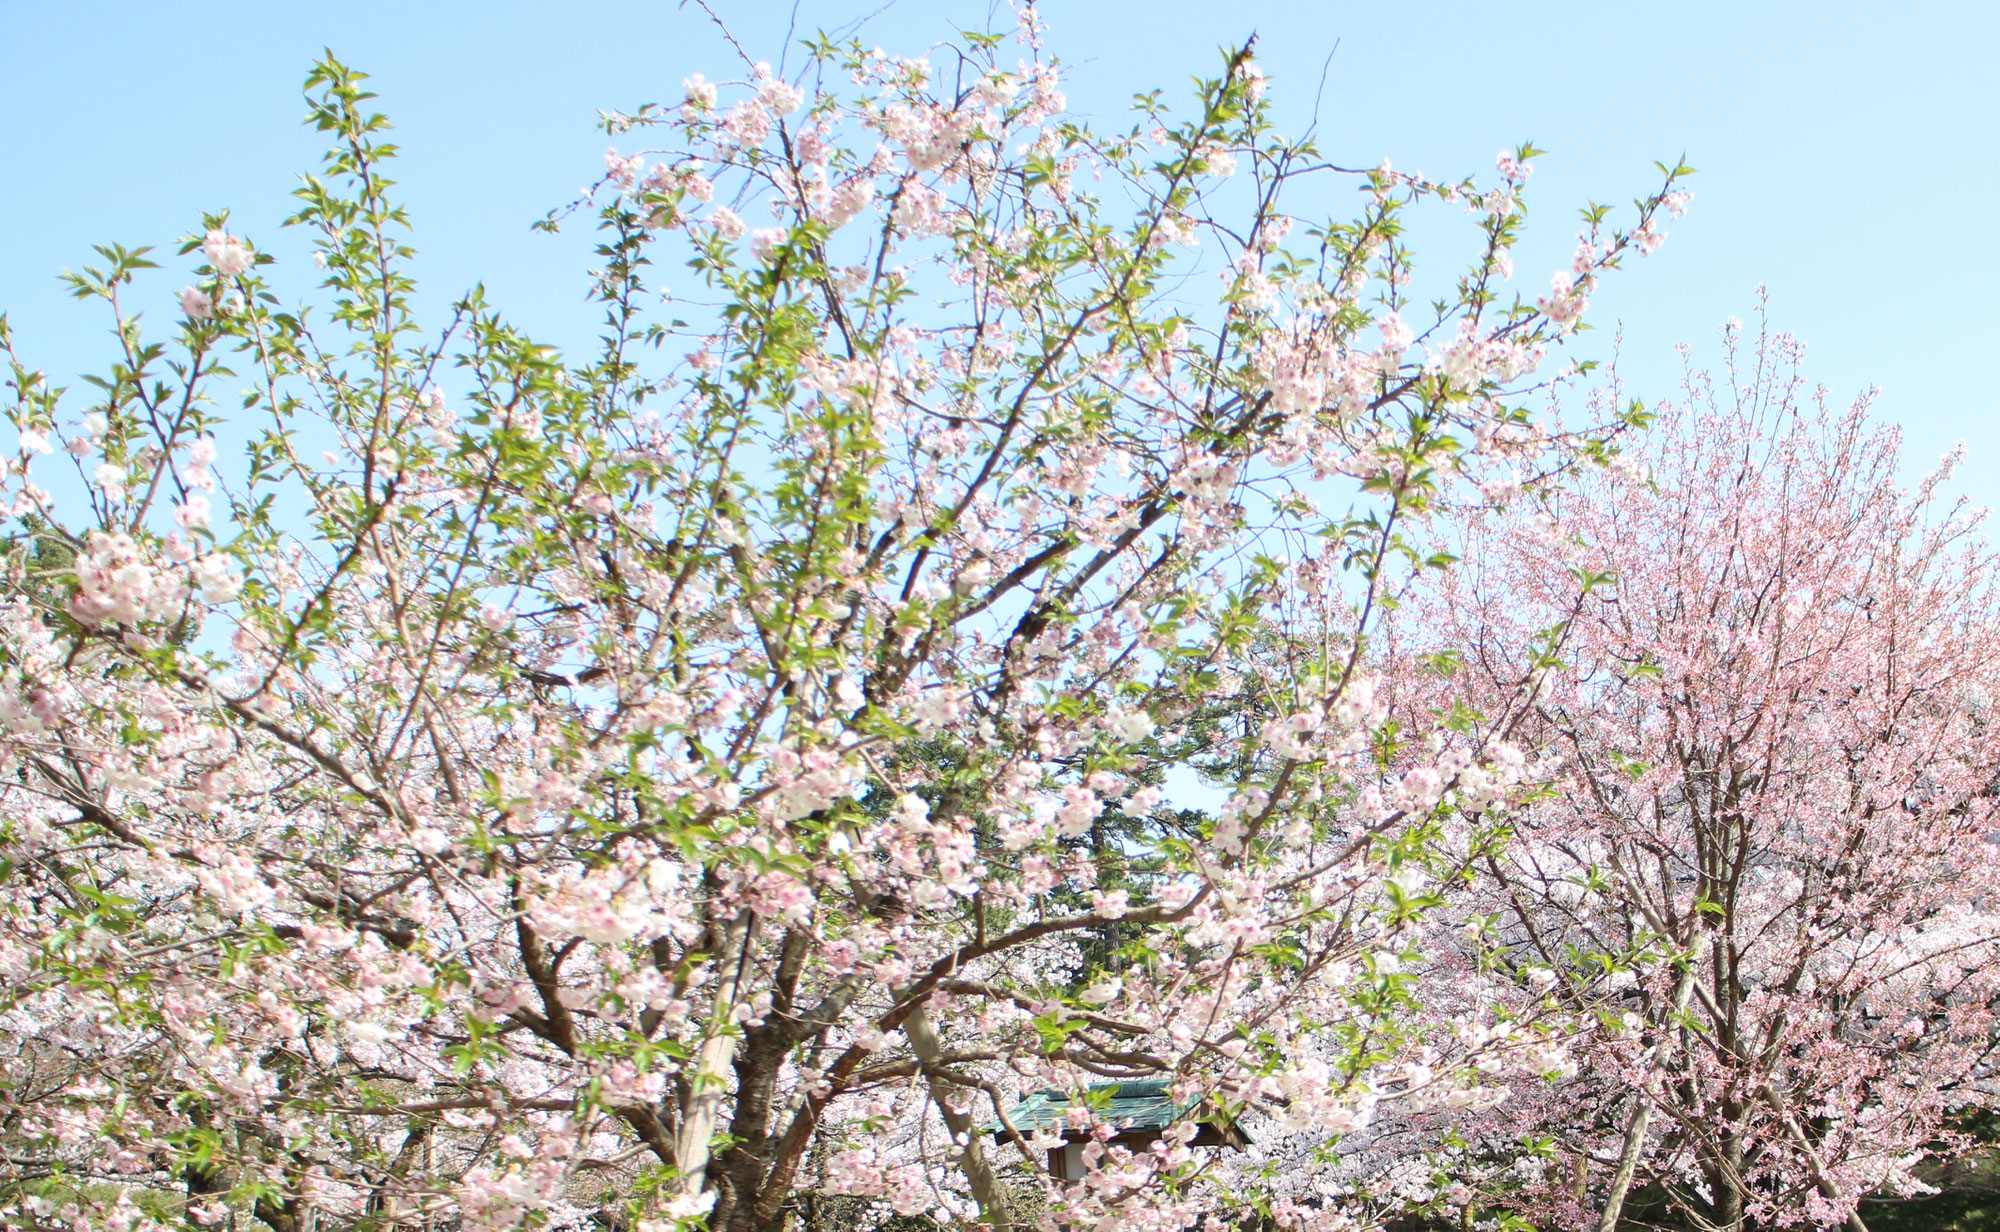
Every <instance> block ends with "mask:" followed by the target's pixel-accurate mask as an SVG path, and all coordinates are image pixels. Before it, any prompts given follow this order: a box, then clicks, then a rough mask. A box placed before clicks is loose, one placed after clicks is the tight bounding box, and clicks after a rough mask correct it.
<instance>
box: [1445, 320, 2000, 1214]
mask: <svg viewBox="0 0 2000 1232" xmlns="http://www.w3.org/2000/svg"><path fill="white" fill-rule="evenodd" d="M1726 343H1727V364H1726V367H1725V369H1724V371H1723V372H1722V373H1721V374H1720V375H1718V376H1716V377H1711V376H1709V375H1707V374H1706V373H1701V372H1692V373H1691V375H1690V376H1689V378H1688V381H1687V386H1686V391H1685V394H1684V396H1683V397H1682V398H1681V399H1680V400H1678V401H1676V402H1674V403H1671V404H1668V405H1664V406H1662V407H1661V408H1660V414H1661V416H1662V424H1661V426H1659V427H1657V428H1655V429H1654V430H1653V431H1652V432H1650V433H1648V434H1645V435H1644V436H1643V437H1641V438H1640V440H1639V441H1638V443H1637V444H1636V445H1635V446H1634V447H1633V448H1632V449H1631V450H1630V451H1629V452H1627V453H1626V454H1625V455H1623V456H1622V457H1621V458H1620V459H1619V460H1618V464H1617V465H1614V466H1612V467H1609V468H1603V469H1599V468H1583V469H1580V470H1579V471H1577V472H1575V473H1574V475H1573V476H1572V477H1571V479H1570V480H1569V481H1567V482H1565V483H1563V484H1561V485H1559V486H1557V487H1555V488H1552V489H1548V490H1546V491H1545V492H1544V494H1543V496H1542V498H1541V499H1540V500H1539V501H1536V502H1531V503H1528V504H1523V505H1520V506H1517V507H1516V509H1515V511H1514V512H1513V513H1511V514H1510V515H1509V516H1507V517H1505V518H1501V519H1497V520H1496V521H1494V522H1493V523H1491V524H1489V525H1487V526H1486V527H1484V528H1482V529H1481V530H1480V531H1479V532H1477V533H1476V534H1475V535H1474V537H1473V540H1472V541H1471V543H1469V545H1468V547H1467V549H1466V551H1467V554H1468V555H1469V556H1470V557H1471V560H1470V561H1469V562H1468V564H1467V566H1466V567H1465V568H1463V569H1460V570H1458V571H1455V572H1454V574H1453V575H1452V576H1451V577H1450V578H1449V579H1447V580H1446V581H1445V582H1444V583H1443V586H1442V588H1441V589H1442V590H1444V591H1449V592H1450V594H1449V599H1450V602H1449V603H1448V604H1447V603H1440V604H1439V605H1437V606H1435V607H1432V608H1429V609H1427V615H1429V616H1431V617H1433V618H1436V619H1438V620H1439V621H1440V622H1441V627H1440V629H1439V631H1438V637H1439V639H1440V643H1441V644H1445V645H1449V646H1452V647H1456V648H1458V649H1460V650H1462V652H1463V660H1462V662H1463V670H1462V671H1460V672H1459V673H1458V675H1457V677H1456V679H1459V680H1461V681H1463V680H1476V681H1477V682H1479V687H1480V688H1483V689H1484V690H1485V692H1486V695H1487V696H1488V697H1490V698H1501V697H1509V696H1512V697H1519V696H1521V686H1522V685H1523V683H1524V682H1525V683H1526V684H1527V686H1528V688H1529V690H1530V692H1531V694H1532V701H1531V702H1523V703H1521V704H1518V705H1516V706H1514V707H1513V708H1512V709H1511V710H1508V709H1503V708H1502V707H1501V706H1499V705H1497V704H1488V705H1487V706H1485V707H1484V714H1485V715H1486V721H1488V722H1491V723H1493V724H1496V725H1497V727H1498V729H1499V730H1501V731H1503V732H1504V733H1505V734H1506V736H1507V738H1508V739H1510V740H1514V741H1519V742H1522V743H1525V744H1528V745H1530V746H1533V747H1538V748H1545V749H1547V750H1548V751H1549V752H1550V753H1552V754H1556V755H1559V756H1560V758H1561V762H1560V769H1559V770H1558V771H1556V772H1555V773H1554V774H1553V776H1552V777H1551V778H1550V779H1549V780H1548V781H1547V783H1546V786H1545V795H1544V798H1543V799H1541V800H1540V801H1539V802H1537V803H1535V804H1533V805H1532V806H1528V807H1525V808H1523V809H1522V810H1521V811H1520V812H1519V813H1518V814H1517V816H1516V823H1515V828H1516V834H1515V838H1514V841H1513V842H1512V843H1511V844H1509V845H1507V846H1505V847H1500V846H1497V845H1496V846H1494V847H1491V848H1489V850H1488V851H1487V853H1486V854H1485V855H1484V856H1482V857H1480V858H1479V859H1478V860H1477V861H1476V863H1477V865H1478V869H1477V875H1476V876H1475V877H1474V878H1472V879H1471V881H1470V882H1469V883H1468V885H1467V887H1466V893H1465V897H1464V899H1463V900H1461V901H1463V902H1464V903H1465V904H1466V905H1467V909H1468V911H1469V913H1470V914H1469V915H1468V917H1467V918H1468V920H1469V922H1470V925H1471V928H1472V932H1473V934H1474V936H1475V938H1476V945H1475V946H1474V947H1473V949H1472V950H1470V951H1468V954H1476V955H1477V961H1476V963H1471V964H1465V965H1467V966H1476V967H1478V968H1480V969H1483V970H1484V971H1486V972H1487V973H1489V975H1490V976H1493V977H1496V978H1497V980H1498V981H1499V982H1498V983H1497V984H1496V985H1495V987H1496V988H1502V989H1504V988H1506V987H1508V986H1514V987H1517V988H1519V989H1520V990H1521V994H1522V995H1523V996H1524V997H1525V998H1527V999H1531V1000H1542V1001H1543V1002H1544V1003H1545V1004H1547V1005H1549V1006H1551V1007H1561V1008H1562V1009H1563V1010H1564V1011H1566V1012H1570V1013H1573V1014H1574V1015H1575V1016H1576V1020H1577V1022H1578V1024H1579V1031H1580V1041H1579V1053H1578V1058H1579V1060H1580V1061H1581V1063H1582V1065H1581V1070H1580V1072H1579V1073H1578V1074H1577V1076H1576V1077H1575V1078H1574V1079H1573V1080H1572V1081H1570V1082H1568V1083H1565V1084H1562V1085H1561V1086H1560V1087H1558V1088H1554V1089H1551V1090H1549V1091H1548V1092H1546V1093H1543V1094H1541V1095H1540V1097H1539V1106H1540V1107H1541V1108H1542V1110H1543V1113H1544V1119H1543V1120H1542V1122H1541V1128H1540V1131H1539V1132H1541V1133H1544V1134H1548V1135H1552V1136H1553V1138H1552V1141H1553V1146H1554V1148H1555V1153H1556V1154H1557V1155H1558V1156H1566V1159H1564V1160H1563V1162H1562V1164H1561V1165H1560V1166H1555V1167H1551V1168H1550V1169H1548V1172H1547V1176H1546V1177H1545V1178H1544V1181H1545V1183H1543V1184H1540V1185H1531V1186H1526V1187H1524V1189H1523V1191H1522V1195H1521V1197H1520V1200H1521V1201H1522V1202H1524V1203H1526V1204H1527V1205H1528V1206H1531V1207H1533V1208H1534V1209H1536V1210H1538V1211H1539V1212H1540V1214H1541V1217H1544V1218H1551V1219H1558V1220H1559V1221H1560V1222H1562V1223H1564V1224H1565V1225H1566V1226H1577V1227H1596V1228H1599V1229H1605V1230H1607V1232H1608V1230H1609V1229H1611V1228H1613V1227H1616V1226H1619V1224H1618V1219H1619V1216H1620V1212H1621V1209H1622V1207H1623V1204H1624V1203H1625V1201H1626V1199H1627V1196H1628V1195H1629V1194H1631V1193H1632V1192H1633V1191H1634V1189H1635V1187H1644V1188H1647V1189H1648V1190H1649V1201H1651V1202H1652V1203H1653V1205H1654V1206H1655V1207H1657V1206H1659V1205H1661V1204H1662V1203H1664V1204H1667V1205H1670V1206H1671V1207H1673V1208H1674V1209H1676V1210H1677V1211H1678V1212H1679V1213H1680V1214H1681V1215H1682V1216H1683V1217H1686V1218H1688V1219H1690V1220H1692V1222H1691V1224H1690V1226H1693V1227H1700V1228H1711V1227H1713V1228H1729V1229H1738V1228H1744V1227H1751V1226H1755V1227H1766V1226H1785V1225H1790V1224H1794V1223H1802V1224H1807V1225H1810V1226H1837V1225H1841V1224H1843V1223H1844V1224H1846V1225H1847V1226H1849V1227H1852V1228H1854V1229H1856V1230H1857V1232H1858V1230H1859V1229H1861V1228H1863V1227H1864V1222H1863V1218H1862V1216H1861V1215H1860V1214H1858V1213H1857V1211H1858V1209H1859V1204H1860V1202H1861V1200H1862V1199H1863V1198H1864V1197H1867V1196H1869V1195H1871V1194H1876V1193H1878V1192H1881V1193H1888V1194H1895V1193H1899V1192H1911V1191H1912V1190H1915V1191H1917V1192H1921V1191H1922V1190H1921V1186H1920V1185H1918V1184H1917V1183H1916V1181H1915V1179H1914V1178H1913V1176H1912V1174H1911V1168H1912V1166H1913V1165H1915V1164H1916V1163H1917V1162H1918V1161H1919V1160H1921V1159H1923V1158H1926V1157H1935V1156H1936V1155H1937V1154H1938V1153H1940V1152H1942V1153H1943V1154H1945V1155H1946V1156H1949V1155H1950V1153H1951V1151H1952V1149H1953V1138H1952V1134H1951V1133H1950V1132H1949V1127H1950V1118H1951V1114H1952V1113H1953V1112H1954V1111H1955V1110H1963V1109H1966V1108H1968V1107H1972V1106H1978V1105H1984V1104H1986V1103H1988V1102H1989V1101H1990V1099H1991V1097H1992V1094H1993V1090H1992V1088H1991V1086H1990V1078H1991V1073H1992V1061H1993V1056H1992V1047H1993V1038H1994V1036H1993V1029H1994V1021H1993V1008H1994V1005H1995V1003H1996V997H2000V914H1996V903H2000V900H1996V897H1995V893H1996V889H2000V886H1996V873H2000V862H1997V861H1996V859H1995V855H1996V852H1995V848H1994V842H1995V839H1996V836H2000V824H1996V822H2000V812H1996V810H2000V727H1996V725H1995V723H1994V718H1995V716H1994V713H1993V698H1994V696H1995V683H1996V680H1995V673H1996V671H2000V610H1996V606H1995V602H1994V600H1995V595H1994V581H1995V577H1996V574H1995V560H1994V557H1993V555H1992V553H1991V551H1990V549H1989V548H1988V547H1987V546H1986V545H1985V543H1984V541H1983V540H1981V539H1980V538H1978V537H1977V535H1976V529H1977V525H1978V516H1977V515H1976V513H1975V512H1974V511H1970V510H1968V509H1966V508H1964V507H1963V506H1959V505H1952V504H1950V503H1949V502H1946V501H1944V500H1943V499H1942V498H1941V497H1940V496H1939V491H1938V485H1939V484H1940V483H1942V482H1943V481H1944V480H1945V478H1946V477H1947V476H1948V474H1949V470H1950V466H1951V464H1952V463H1953V462H1954V461H1955V459H1947V461H1946V465H1945V466H1944V467H1943V468H1942V469H1940V470H1939V471H1937V472H1935V473H1933V474H1932V475H1931V476H1929V477H1928V478H1927V479H1925V480H1924V481H1923V482H1922V483H1921V484H1920V485H1919V486H1918V487H1917V488H1916V489H1915V490H1914V491H1906V490H1904V489H1903V488H1902V487H1900V486H1899V478H1898V474H1897V467H1898V465H1899V442H1898V440H1897V436H1896V433H1895V432H1894V431H1893V430H1892V429H1889V428H1886V427H1882V426H1880V425H1878V424H1875V423H1872V422H1871V421H1870V419H1869V417H1868V414H1867V400H1866V399H1865V398H1864V399H1862V400H1861V401H1859V402H1857V403H1856V404H1855V405H1853V406H1852V407H1851V408H1849V409H1847V410H1845V411H1836V410H1834V409H1833V408H1831V407H1830V406H1828V405H1827V403H1826V400H1825V398H1826V395H1825V392H1824V390H1822V391H1820V392H1819V393H1818V394H1817V395H1811V394H1809V393H1808V391H1807V389H1806V386H1805V384H1804V381H1803V378H1802V376H1801V373H1800V362H1799V361H1800V355H1801V350H1802V348H1800V347H1799V345H1798V344H1797V343H1796V342H1794V341H1793V340H1792V339H1790V338H1789V337H1786V336H1783V335H1776V334H1772V333H1770V332H1769V331H1768V330H1763V331H1761V332H1759V333H1758V335H1757V336H1756V337H1755V338H1754V339H1752V340H1748V341H1746V340H1744V339H1743V338H1742V337H1741V336H1740V327H1738V326H1736V325H1734V324H1732V325H1731V326H1730V327H1729V329H1728V330H1727V331H1726ZM1473 692H1474V693H1476V692H1477V690H1473ZM1475 708H1477V707H1475ZM1522 1094H1523V1098H1521V1099H1517V1100H1515V1101H1513V1102H1511V1103H1510V1104H1509V1105H1508V1108H1509V1112H1510V1114H1511V1115H1513V1116H1516V1117H1525V1116H1527V1115H1529V1113H1530V1110H1531V1109H1533V1108H1534V1107H1536V1106H1537V1102H1538V1097H1537V1093H1536V1092H1533V1091H1524V1092H1523V1093H1522Z"/></svg>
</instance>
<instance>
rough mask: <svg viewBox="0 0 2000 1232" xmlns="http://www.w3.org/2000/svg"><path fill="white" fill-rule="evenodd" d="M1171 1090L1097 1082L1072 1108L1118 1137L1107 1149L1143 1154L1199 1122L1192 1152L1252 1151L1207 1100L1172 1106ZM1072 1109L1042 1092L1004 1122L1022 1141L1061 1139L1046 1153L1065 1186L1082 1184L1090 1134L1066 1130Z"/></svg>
mask: <svg viewBox="0 0 2000 1232" xmlns="http://www.w3.org/2000/svg"><path fill="white" fill-rule="evenodd" d="M1173 1085H1174V1084H1173V1083H1172V1082H1169V1081H1166V1080H1164V1079H1148V1080H1146V1081H1141V1082H1099V1083H1094V1084H1092V1085H1091V1086H1088V1087H1085V1088H1084V1089H1083V1091H1082V1093H1081V1094H1080V1095H1079V1096H1078V1098H1077V1101H1076V1102H1077V1103H1079V1104H1082V1105H1083V1106H1084V1107H1087V1108H1089V1109H1090V1110H1091V1112H1092V1114H1093V1120H1095V1121H1101V1122H1103V1123H1104V1124H1106V1125H1109V1126H1111V1128H1112V1129H1113V1130H1115V1131H1116V1132H1115V1133H1113V1134H1112V1136H1111V1138H1110V1140H1109V1141H1107V1142H1106V1143H1105V1145H1106V1146H1122V1147H1127V1148H1129V1149H1131V1150H1134V1151H1143V1150H1145V1149H1146V1148H1147V1147H1149V1146H1151V1145H1152V1144H1153V1140H1154V1139H1156V1138H1158V1137H1159V1136H1160V1135H1161V1134H1164V1133H1165V1132H1167V1130H1169V1129H1171V1128H1172V1127H1174V1126H1175V1125H1178V1124H1180V1123H1182V1122H1184V1121H1195V1122H1197V1128H1196V1129H1195V1134H1194V1137H1193V1138H1191V1139H1190V1140H1189V1142H1188V1145H1190V1146H1227V1147H1233V1148H1235V1149H1236V1150H1239V1151H1240V1150H1243V1149H1244V1148H1246V1147H1248V1146H1249V1145H1250V1138H1249V1135H1247V1134H1245V1133H1244V1132H1243V1130H1242V1128H1241V1127H1240V1126H1238V1125H1237V1124H1236V1120H1235V1118H1233V1117H1230V1116H1227V1115H1225V1114H1224V1113H1222V1112H1221V1111H1220V1110H1219V1109H1217V1108H1216V1107H1215V1106H1214V1105H1213V1104H1212V1103H1210V1102H1209V1101H1208V1100H1204V1099H1195V1100H1190V1101H1188V1102H1186V1103H1182V1102H1179V1101H1177V1100H1175V1099H1174V1094H1173ZM1071 1107H1072V1104H1071V1100H1070V1096H1069V1094H1068V1093H1067V1092H1064V1091H1057V1090H1055V1089H1053V1088H1048V1087H1044V1088H1043V1089H1042V1090H1039V1091H1037V1092H1035V1093H1034V1094H1033V1095H1030V1096H1028V1097H1027V1098H1026V1099H1024V1100H1022V1101H1021V1102H1020V1103H1018V1104H1016V1105H1014V1107H1013V1109H1012V1110H1011V1111H1009V1112H1008V1113H1007V1120H1008V1122H1009V1123H1011V1124H1012V1125H1013V1127H1014V1129H1015V1130H1016V1131H1017V1132H1018V1133H1020V1134H1021V1135H1022V1136H1023V1137H1025V1136H1027V1135H1028V1134H1032V1133H1034V1132H1035V1131H1036V1130H1038V1129H1052V1130H1055V1131H1057V1132H1059V1133H1061V1134H1062V1137H1063V1144H1062V1145H1061V1146H1059V1147H1053V1148H1051V1149H1050V1151H1049V1173H1050V1174H1051V1175H1052V1176H1054V1177H1055V1178H1056V1179H1058V1180H1063V1181H1073V1180H1080V1179H1082V1177H1083V1173H1084V1167H1083V1147H1084V1144H1085V1143H1087V1142H1089V1141H1090V1140H1091V1133H1090V1131H1089V1130H1084V1129H1074V1128H1072V1127H1071V1126H1070V1125H1069V1110H1070V1108H1071ZM986 1128H987V1130H988V1131H990V1132H991V1133H992V1134H993V1139H994V1141H995V1142H1001V1143H1004V1142H1007V1141H1009V1140H1010V1139H1009V1137H1008V1134H1007V1127H1006V1126H1005V1125H1001V1124H999V1123H998V1122H995V1123H993V1124H991V1125H988V1126H987V1127H986Z"/></svg>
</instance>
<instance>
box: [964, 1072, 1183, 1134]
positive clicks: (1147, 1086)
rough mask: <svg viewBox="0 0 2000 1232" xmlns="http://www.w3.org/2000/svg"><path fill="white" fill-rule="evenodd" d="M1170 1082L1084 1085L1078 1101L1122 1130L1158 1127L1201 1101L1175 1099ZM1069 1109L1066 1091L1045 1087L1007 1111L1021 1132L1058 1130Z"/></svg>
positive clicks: (996, 1126)
mask: <svg viewBox="0 0 2000 1232" xmlns="http://www.w3.org/2000/svg"><path fill="white" fill-rule="evenodd" d="M1173 1085H1174V1084H1173V1083H1171V1082H1168V1081H1165V1080H1162V1079H1157V1078H1156V1079H1150V1080H1148V1081H1145V1082H1099V1083H1095V1084H1093V1085H1091V1086H1088V1087H1085V1088H1084V1090H1083V1096H1082V1099H1081V1101H1080V1102H1081V1103H1083V1104H1085V1105H1086V1106H1088V1107H1090V1108H1091V1109H1093V1110H1094V1111H1095V1112H1096V1113H1097V1116H1098V1117H1099V1118H1100V1119H1101V1120H1103V1121H1104V1122H1105V1123H1106V1124H1108V1125H1110V1126H1111V1127H1112V1128H1113V1129H1116V1130H1118V1131H1120V1132H1121V1133H1122V1132H1127V1131H1136V1132H1141V1133H1143V1132H1146V1131H1148V1130H1161V1129H1165V1128H1167V1127H1168V1126H1169V1125H1172V1124H1173V1123H1174V1122H1176V1121H1180V1120H1184V1119H1186V1118H1187V1116H1188V1114H1189V1113H1191V1112H1193V1111H1195V1109H1196V1106H1197V1105H1198V1104H1199V1103H1200V1102H1201V1101H1200V1100H1199V1099H1193V1100H1189V1101H1188V1102H1186V1103H1180V1102H1177V1101H1176V1100H1175V1099H1174V1096H1173ZM1100 1092H1101V1093H1102V1094H1100ZM1069 1109H1070V1097H1069V1094H1068V1092H1065V1091H1057V1090H1055V1089H1053V1088H1049V1087H1044V1088H1043V1089H1041V1090H1039V1091H1037V1092H1035V1093H1034V1094H1033V1095H1030V1096H1028V1097H1027V1098H1026V1099H1024V1100H1022V1101H1021V1102H1020V1103H1018V1104H1016V1105H1014V1107H1013V1109H1012V1110H1011V1111H1009V1112H1008V1113H1007V1119H1008V1120H1009V1121H1012V1122H1013V1123H1014V1128H1015V1129H1016V1130H1018V1131H1020V1132H1021V1133H1024V1134H1026V1133H1033V1132H1034V1131H1035V1130H1037V1129H1044V1128H1057V1129H1059V1128H1061V1126H1062V1120H1063V1116H1064V1114H1065V1113H1067V1112H1068V1111H1069ZM986 1131H987V1132H988V1133H995V1132H1004V1129H1003V1127H1002V1126H1001V1124H1000V1123H999V1122H998V1121H995V1122H993V1123H992V1124H991V1125H988V1126H987V1127H986Z"/></svg>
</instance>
